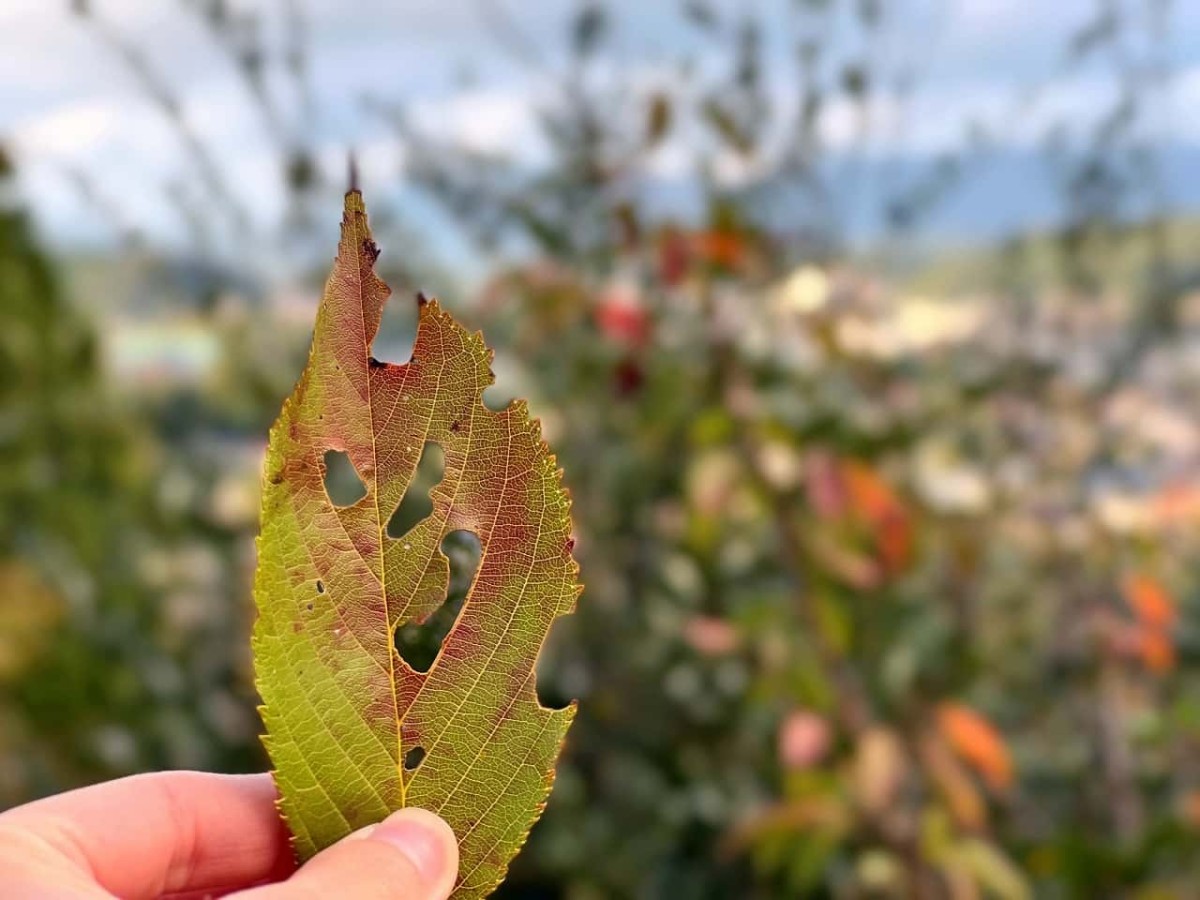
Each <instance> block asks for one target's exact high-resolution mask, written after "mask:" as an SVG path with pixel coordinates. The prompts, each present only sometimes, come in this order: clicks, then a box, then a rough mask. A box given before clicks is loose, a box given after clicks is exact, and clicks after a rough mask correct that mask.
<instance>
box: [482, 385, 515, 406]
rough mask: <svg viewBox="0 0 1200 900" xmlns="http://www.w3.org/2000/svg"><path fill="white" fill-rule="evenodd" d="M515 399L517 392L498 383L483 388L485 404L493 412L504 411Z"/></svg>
mask: <svg viewBox="0 0 1200 900" xmlns="http://www.w3.org/2000/svg"><path fill="white" fill-rule="evenodd" d="M515 399H517V395H516V394H514V393H513V392H512V391H510V390H509V389H508V388H504V387H501V386H500V385H498V384H493V385H492V386H491V387H487V388H484V389H483V405H484V406H486V407H487V408H488V409H490V410H491V411H492V412H503V411H504V410H505V408H507V407H508V404H510V403H512V402H513V401H514V400H515Z"/></svg>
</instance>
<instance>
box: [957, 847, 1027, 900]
mask: <svg viewBox="0 0 1200 900" xmlns="http://www.w3.org/2000/svg"><path fill="white" fill-rule="evenodd" d="M954 857H955V858H956V859H957V860H958V861H960V862H961V863H962V864H963V865H964V866H965V867H966V868H967V869H968V870H969V871H970V872H971V874H972V875H974V876H975V880H976V881H977V882H978V883H979V884H980V885H981V886H982V887H983V888H984V890H986V891H987V895H988V896H989V897H995V898H996V900H1030V898H1031V897H1032V896H1033V891H1032V890H1030V888H1029V883H1028V882H1027V881H1026V880H1025V876H1024V874H1023V873H1022V872H1021V870H1020V869H1018V868H1017V867H1016V865H1015V864H1014V863H1013V861H1012V860H1011V859H1009V858H1008V857H1007V856H1005V855H1004V852H1003V851H1002V850H1000V848H999V847H997V846H996V845H995V844H991V843H988V842H987V841H985V840H982V839H980V838H975V837H970V838H965V839H964V840H963V841H961V842H960V843H959V844H958V846H957V847H956V848H955V850H954Z"/></svg>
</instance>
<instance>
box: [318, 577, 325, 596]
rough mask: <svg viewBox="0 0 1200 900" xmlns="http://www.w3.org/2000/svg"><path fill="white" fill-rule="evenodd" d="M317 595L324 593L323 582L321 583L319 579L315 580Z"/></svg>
mask: <svg viewBox="0 0 1200 900" xmlns="http://www.w3.org/2000/svg"><path fill="white" fill-rule="evenodd" d="M317 593H318V594H323V593H325V582H323V581H322V580H321V579H320V578H318V579H317Z"/></svg>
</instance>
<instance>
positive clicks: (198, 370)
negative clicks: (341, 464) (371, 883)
mask: <svg viewBox="0 0 1200 900" xmlns="http://www.w3.org/2000/svg"><path fill="white" fill-rule="evenodd" d="M0 148H2V150H0V173H2V175H0V177H2V187H0V808H2V807H4V806H8V805H11V804H16V803H20V802H23V801H26V800H29V799H32V798H34V797H38V796H41V795H44V794H46V793H49V792H53V791H58V790H62V789H65V788H69V787H72V786H75V785H81V784H85V783H89V782H92V781H95V780H98V779H103V778H110V777H114V776H118V775H122V774H125V773H130V772H137V771H143V770H150V769H160V768H168V767H171V768H174V767H195V768H204V769H214V770H220V771H248V770H261V769H263V768H264V767H265V766H266V762H265V759H264V756H263V753H262V750H261V748H260V746H259V742H258V738H257V735H258V732H259V730H260V725H259V722H258V718H257V714H256V712H255V702H256V700H255V695H254V691H253V687H252V684H251V673H250V666H249V659H248V630H249V626H250V623H251V621H252V604H251V600H250V577H251V573H252V571H253V565H254V560H253V537H254V534H255V531H256V528H257V515H258V493H257V492H258V479H259V467H260V462H261V457H262V453H263V449H264V444H265V437H266V433H267V428H268V426H269V424H270V422H271V421H272V420H273V419H274V417H275V416H276V414H277V413H278V410H279V407H280V404H281V401H282V399H283V397H284V396H285V395H286V394H287V393H288V392H289V391H290V389H291V386H292V384H293V382H294V381H295V379H296V378H297V376H298V374H299V372H300V370H301V367H302V365H303V362H304V359H305V356H306V353H307V342H308V338H309V334H310V330H311V326H312V322H313V318H314V313H315V309H316V303H317V297H318V294H319V291H320V288H321V284H322V282H323V279H324V277H325V274H326V272H327V270H328V267H329V265H330V261H331V258H332V254H333V250H334V247H335V243H336V238H337V227H338V222H339V217H340V208H341V194H342V191H343V190H344V189H345V187H346V159H347V154H348V151H349V150H350V149H351V148H353V150H354V151H355V152H356V153H357V156H358V159H359V162H360V168H361V173H362V174H361V182H362V186H363V189H364V191H365V194H366V197H367V202H368V205H369V207H370V208H371V210H372V214H373V215H372V221H373V225H374V226H375V231H376V237H377V239H378V242H379V244H380V245H381V247H382V248H383V251H384V255H383V256H382V258H381V262H380V265H381V267H382V272H383V274H384V276H385V278H386V279H387V280H388V281H389V282H390V284H391V285H392V287H393V288H394V289H395V291H396V297H395V299H394V300H393V303H392V304H390V306H389V309H388V312H387V313H386V315H385V323H384V328H383V332H382V334H381V336H380V339H379V342H378V343H377V345H376V348H375V354H376V355H377V356H379V357H381V358H387V359H391V360H395V361H401V360H403V359H405V358H406V357H407V355H408V353H409V347H410V345H411V340H412V334H413V328H414V324H415V305H414V304H413V303H412V302H411V301H410V298H411V296H412V294H413V293H414V292H415V291H416V290H418V289H422V290H425V291H427V292H430V293H434V294H437V295H439V296H441V297H442V298H443V299H444V301H445V302H446V304H447V305H448V306H449V307H450V308H451V309H452V310H453V311H454V312H455V313H456V315H458V316H459V318H461V319H462V320H463V321H464V322H465V323H467V325H468V326H469V327H471V328H477V327H479V328H483V329H484V330H485V332H486V334H487V337H488V340H489V342H490V343H491V344H492V345H494V346H495V347H496V348H497V349H498V354H497V359H496V372H497V376H498V383H497V385H496V386H495V387H494V388H492V389H490V391H489V395H488V402H489V403H495V404H503V403H504V402H505V401H506V400H507V399H509V398H511V397H513V396H525V397H528V398H529V399H530V401H531V406H532V409H533V412H534V414H535V415H537V416H539V417H540V418H541V419H542V421H543V424H544V430H545V433H546V435H547V437H548V439H549V440H550V442H551V444H552V446H553V447H554V448H555V450H556V451H557V452H558V456H559V460H560V461H561V463H562V464H563V465H564V467H565V469H566V473H567V475H566V480H567V483H568V484H569V485H570V487H571V489H572V491H573V494H574V497H575V508H574V514H575V526H576V531H577V535H578V546H577V549H576V554H577V556H578V557H579V558H580V559H581V562H582V565H583V579H584V581H585V583H586V585H587V591H586V593H585V594H584V596H583V598H582V601H581V603H580V607H579V612H578V613H577V614H576V615H575V616H573V617H571V618H569V619H566V620H563V621H562V622H561V623H560V624H559V625H558V626H556V628H555V631H554V634H553V635H552V642H551V645H550V646H549V647H548V648H547V651H546V653H545V654H544V658H543V659H542V660H541V665H540V670H539V692H540V693H541V695H542V696H543V697H544V698H545V699H546V701H547V702H554V703H560V702H563V701H565V700H566V699H568V698H572V697H577V698H579V699H580V701H581V707H580V715H579V719H578V723H577V725H576V726H575V728H574V730H573V731H572V733H571V736H570V739H569V742H568V747H567V751H566V755H565V757H564V761H563V762H562V764H561V766H560V770H559V776H558V783H557V787H556V788H555V791H554V794H553V797H552V800H551V803H550V806H549V809H548V810H547V813H546V815H545V817H544V819H543V821H542V822H541V824H539V825H538V826H537V827H536V828H535V830H534V832H533V835H532V837H531V839H530V842H529V845H528V846H527V847H526V849H525V851H524V852H523V853H522V855H521V856H520V857H519V858H518V860H517V862H516V864H515V866H514V868H513V870H512V873H511V876H510V878H509V880H508V882H507V884H506V885H505V886H504V887H503V888H502V890H501V892H500V896H503V897H509V898H563V900H594V898H658V897H666V896H672V897H679V898H774V897H793V896H804V897H837V898H859V897H883V898H889V897H905V898H906V897H920V898H942V897H945V898H953V900H959V898H963V900H973V898H983V897H996V898H1002V900H1008V898H1025V897H1035V896H1036V897H1048V898H1071V897H1083V898H1109V897H1121V898H1124V897H1135V898H1188V897H1195V896H1197V891H1198V890H1200V888H1198V887H1197V885H1200V627H1198V625H1197V616H1196V613H1197V610H1198V608H1200V597H1198V595H1197V571H1198V570H1197V563H1198V561H1200V546H1198V544H1200V417H1198V416H1197V410H1198V409H1200V5H1198V4H1194V3H1186V2H1181V0H1174V2H1173V0H1062V2H1060V3H1056V4H1043V3H1034V2H1031V0H655V2H644V0H643V2H633V0H609V2H603V0H436V2H435V0H154V2H151V0H71V2H67V0H58V2H52V0H5V2H4V3H3V7H2V8H0ZM493 394H494V395H495V396H494V397H493V396H492V395H493ZM462 589H463V586H462V585H457V586H456V587H455V588H454V590H458V591H461V590H462Z"/></svg>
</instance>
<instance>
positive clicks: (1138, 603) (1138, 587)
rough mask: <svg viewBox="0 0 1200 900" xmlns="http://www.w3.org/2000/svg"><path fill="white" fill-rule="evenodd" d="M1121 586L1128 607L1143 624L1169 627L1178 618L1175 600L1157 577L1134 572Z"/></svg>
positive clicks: (1152, 626)
mask: <svg viewBox="0 0 1200 900" xmlns="http://www.w3.org/2000/svg"><path fill="white" fill-rule="evenodd" d="M1122 588H1123V590H1124V593H1125V600H1126V601H1127V602H1128V603H1129V607H1130V609H1132V610H1133V612H1134V614H1135V615H1136V616H1137V617H1138V619H1140V620H1141V621H1142V623H1143V624H1145V625H1149V626H1150V627H1151V628H1170V627H1171V626H1173V625H1174V624H1175V620H1176V619H1177V618H1178V613H1177V611H1176V609H1175V601H1174V600H1172V599H1171V595H1170V594H1169V593H1168V592H1167V589H1166V588H1164V587H1163V586H1162V584H1160V583H1159V581H1158V580H1157V579H1155V578H1153V577H1152V576H1150V575H1142V574H1137V573H1134V574H1132V575H1129V576H1128V577H1127V578H1126V579H1125V581H1124V583H1123V584H1122Z"/></svg>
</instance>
